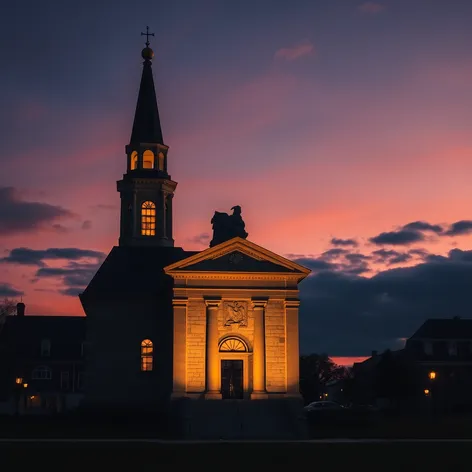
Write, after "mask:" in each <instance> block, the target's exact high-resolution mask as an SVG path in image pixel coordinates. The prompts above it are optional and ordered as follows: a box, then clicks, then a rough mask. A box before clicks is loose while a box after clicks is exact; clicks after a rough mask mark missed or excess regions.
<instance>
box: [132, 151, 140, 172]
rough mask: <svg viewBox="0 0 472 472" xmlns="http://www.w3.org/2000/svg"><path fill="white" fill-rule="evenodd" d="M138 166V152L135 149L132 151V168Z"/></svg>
mask: <svg viewBox="0 0 472 472" xmlns="http://www.w3.org/2000/svg"><path fill="white" fill-rule="evenodd" d="M137 168H138V153H137V152H136V151H133V152H132V153H131V170H134V169H137Z"/></svg>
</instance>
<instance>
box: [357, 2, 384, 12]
mask: <svg viewBox="0 0 472 472" xmlns="http://www.w3.org/2000/svg"><path fill="white" fill-rule="evenodd" d="M358 8H359V10H360V11H361V12H362V13H370V14H373V15H375V14H376V13H380V12H381V11H383V10H385V5H382V4H381V3H377V2H365V3H363V4H362V5H359V7H358Z"/></svg>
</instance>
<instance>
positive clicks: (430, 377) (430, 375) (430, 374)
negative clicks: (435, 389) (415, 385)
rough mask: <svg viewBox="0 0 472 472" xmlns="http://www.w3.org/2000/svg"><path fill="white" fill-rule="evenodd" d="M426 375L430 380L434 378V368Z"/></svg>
mask: <svg viewBox="0 0 472 472" xmlns="http://www.w3.org/2000/svg"><path fill="white" fill-rule="evenodd" d="M428 377H429V379H430V380H434V379H435V378H436V372H434V370H432V371H431V372H430V373H429V374H428Z"/></svg>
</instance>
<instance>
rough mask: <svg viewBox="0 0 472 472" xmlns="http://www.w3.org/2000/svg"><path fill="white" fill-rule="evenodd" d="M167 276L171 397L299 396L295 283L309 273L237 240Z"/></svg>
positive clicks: (169, 268) (189, 260)
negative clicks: (171, 331)
mask: <svg viewBox="0 0 472 472" xmlns="http://www.w3.org/2000/svg"><path fill="white" fill-rule="evenodd" d="M164 271H165V272H166V273H167V274H168V275H170V276H171V277H172V278H173V279H174V294H173V295H174V296H173V312H174V336H173V351H174V354H173V392H172V396H173V397H174V398H178V397H193V398H206V399H221V398H241V399H254V398H256V399H262V398H270V397H274V398H275V397H298V396H299V387H298V381H299V377H298V363H299V347H298V306H299V300H298V283H299V282H300V281H301V280H302V279H303V278H305V277H306V276H307V275H308V274H309V272H310V271H309V269H306V268H305V267H302V266H300V265H298V264H296V263H294V262H291V261H289V260H287V259H285V258H283V257H281V256H278V255H276V254H274V253H272V252H270V251H268V250H266V249H264V248H262V247H260V246H257V245H256V244H254V243H252V242H250V241H247V240H245V239H241V238H234V239H231V240H229V241H226V242H224V243H222V244H219V245H218V246H215V247H212V248H209V249H206V250H205V251H202V252H200V253H198V254H195V255H192V256H190V257H188V258H186V259H183V260H181V261H178V262H176V263H174V264H171V265H169V266H167V267H165V268H164ZM226 361H229V362H226ZM225 369H226V370H225Z"/></svg>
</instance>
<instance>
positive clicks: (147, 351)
mask: <svg viewBox="0 0 472 472" xmlns="http://www.w3.org/2000/svg"><path fill="white" fill-rule="evenodd" d="M153 349H154V348H153V345H152V341H151V340H150V339H145V340H144V341H143V342H142V343H141V370H142V371H143V372H149V371H151V370H152V358H153Z"/></svg>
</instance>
